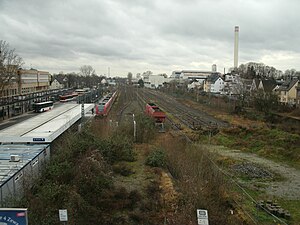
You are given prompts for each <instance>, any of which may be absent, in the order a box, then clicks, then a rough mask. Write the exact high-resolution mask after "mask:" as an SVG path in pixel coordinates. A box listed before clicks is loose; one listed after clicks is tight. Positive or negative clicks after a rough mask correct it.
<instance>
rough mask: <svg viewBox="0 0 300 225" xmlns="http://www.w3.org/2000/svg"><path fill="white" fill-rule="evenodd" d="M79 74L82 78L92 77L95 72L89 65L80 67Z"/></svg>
mask: <svg viewBox="0 0 300 225" xmlns="http://www.w3.org/2000/svg"><path fill="white" fill-rule="evenodd" d="M79 70H80V74H81V75H82V76H85V77H86V76H92V75H93V74H95V70H94V68H93V67H92V66H90V65H84V66H82V67H80V69H79Z"/></svg>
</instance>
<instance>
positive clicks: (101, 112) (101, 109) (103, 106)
mask: <svg viewBox="0 0 300 225" xmlns="http://www.w3.org/2000/svg"><path fill="white" fill-rule="evenodd" d="M116 97H117V92H114V93H110V94H108V95H106V96H105V97H104V98H102V99H101V100H100V102H99V103H98V104H96V105H95V113H96V115H97V116H107V114H108V113H109V111H110V109H111V107H112V105H113V104H114V101H115V98H116Z"/></svg>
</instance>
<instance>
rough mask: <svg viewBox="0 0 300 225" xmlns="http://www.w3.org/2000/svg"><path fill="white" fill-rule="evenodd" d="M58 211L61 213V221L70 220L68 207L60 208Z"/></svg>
mask: <svg viewBox="0 0 300 225" xmlns="http://www.w3.org/2000/svg"><path fill="white" fill-rule="evenodd" d="M58 213H59V221H61V222H67V221H68V212H67V210H66V209H60V210H58Z"/></svg>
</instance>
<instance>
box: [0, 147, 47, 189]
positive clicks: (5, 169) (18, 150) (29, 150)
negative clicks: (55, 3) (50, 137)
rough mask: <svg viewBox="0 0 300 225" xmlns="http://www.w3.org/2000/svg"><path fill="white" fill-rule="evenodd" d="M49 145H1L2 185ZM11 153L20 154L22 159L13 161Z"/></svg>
mask: <svg viewBox="0 0 300 225" xmlns="http://www.w3.org/2000/svg"><path fill="white" fill-rule="evenodd" d="M47 147H48V144H38V145H25V144H13V145H11V144H9V145H0V186H1V185H2V184H3V183H4V182H6V181H7V180H8V179H10V178H11V177H12V176H13V175H14V174H15V173H18V172H19V171H20V170H21V169H22V168H23V167H24V166H25V165H26V164H27V163H29V162H31V160H32V159H34V158H35V157H36V156H37V155H39V154H40V153H41V152H42V151H44V149H45V148H47ZM11 155H18V156H19V157H20V161H19V162H11V161H10V156H11Z"/></svg>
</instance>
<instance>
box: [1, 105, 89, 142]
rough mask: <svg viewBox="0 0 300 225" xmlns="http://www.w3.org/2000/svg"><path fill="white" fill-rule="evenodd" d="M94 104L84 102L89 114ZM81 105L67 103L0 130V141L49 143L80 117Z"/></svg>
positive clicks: (85, 109) (86, 111)
mask: <svg viewBox="0 0 300 225" xmlns="http://www.w3.org/2000/svg"><path fill="white" fill-rule="evenodd" d="M93 108H94V104H84V113H85V114H89V115H90V114H91V113H90V111H91V110H92V109H93ZM81 110H82V109H81V105H78V104H73V103H68V104H63V105H60V106H59V107H54V108H53V109H52V110H51V111H48V112H44V113H40V114H39V115H37V116H35V117H33V118H30V119H27V120H25V121H23V122H20V123H18V124H16V125H13V126H10V127H8V128H6V129H3V130H1V131H0V143H51V142H52V141H54V140H55V139H56V138H57V137H58V136H59V135H61V134H62V133H63V132H64V131H66V130H67V129H68V128H70V127H71V126H72V125H73V124H74V123H76V122H77V121H78V120H79V119H80V118H81Z"/></svg>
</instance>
